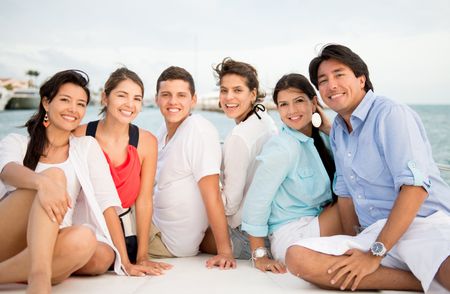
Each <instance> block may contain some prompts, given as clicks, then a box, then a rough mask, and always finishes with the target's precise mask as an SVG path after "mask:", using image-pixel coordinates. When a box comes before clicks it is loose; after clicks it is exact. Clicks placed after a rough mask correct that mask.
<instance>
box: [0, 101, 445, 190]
mask: <svg viewBox="0 0 450 294" xmlns="http://www.w3.org/2000/svg"><path fill="white" fill-rule="evenodd" d="M411 108H412V109H414V110H415V111H416V112H417V113H418V114H419V116H420V117H421V119H422V121H423V123H424V126H425V129H426V130H427V134H428V139H429V140H430V142H431V147H432V150H433V158H434V160H435V161H436V162H437V163H440V164H446V165H450V105H411ZM98 112H99V108H98V107H88V110H87V113H86V116H85V117H84V119H83V122H88V121H91V120H95V119H97V118H98V115H97V114H98ZM33 113H34V111H33V110H10V111H1V112H0V139H2V138H3V137H4V136H6V135H7V134H9V133H11V132H15V133H22V134H26V129H25V128H20V126H21V125H23V124H24V123H25V121H26V120H27V119H28V118H29V117H30V116H31V115H32V114H33ZM195 113H201V114H202V115H203V116H205V117H206V118H207V119H209V120H210V121H211V122H212V123H213V124H214V125H215V126H216V127H217V129H218V131H219V134H220V137H221V138H222V140H223V139H224V138H225V136H226V134H227V133H228V132H229V131H230V130H231V129H232V128H233V126H234V122H233V121H232V120H230V119H228V118H226V117H225V115H224V114H223V113H221V112H209V111H195ZM269 113H270V115H271V116H272V117H273V118H274V120H275V121H276V122H277V123H278V124H280V123H281V121H280V119H279V116H278V113H277V112H276V111H270V112H269ZM327 114H328V115H329V117H330V118H333V117H334V116H335V113H334V112H332V111H330V110H327ZM162 122H163V119H162V116H161V114H160V112H159V109H155V108H144V110H143V111H142V112H141V113H140V114H139V116H138V117H137V118H136V120H135V121H134V123H135V124H136V125H138V126H139V127H142V128H145V129H147V130H149V131H151V132H153V133H155V132H157V131H158V129H159V128H160V126H161V124H162ZM442 177H443V178H444V179H445V180H446V182H447V183H450V172H443V173H442Z"/></svg>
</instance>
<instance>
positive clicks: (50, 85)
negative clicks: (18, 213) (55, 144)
mask: <svg viewBox="0 0 450 294" xmlns="http://www.w3.org/2000/svg"><path fill="white" fill-rule="evenodd" d="M68 83H71V84H75V85H77V86H80V87H81V88H83V90H84V92H85V93H86V96H87V102H88V103H89V100H90V92H89V88H88V83H89V77H88V75H87V74H86V73H85V72H84V71H81V70H74V69H70V70H64V71H60V72H58V73H56V74H55V75H54V76H52V77H51V78H50V79H49V80H47V81H46V82H45V83H44V84H43V85H42V86H41V88H40V89H39V95H40V96H41V102H40V103H39V109H38V111H37V112H36V113H35V114H34V115H33V116H32V117H31V118H30V119H29V120H28V121H27V122H26V123H25V127H26V128H27V130H28V134H29V135H30V141H29V142H28V146H27V152H26V154H25V157H24V159H23V165H24V166H26V167H28V168H30V169H32V170H34V169H35V168H36V166H37V164H38V162H39V158H40V157H41V156H42V154H43V153H44V148H45V147H46V145H47V144H48V139H47V136H46V133H45V127H44V125H43V124H42V122H43V120H44V116H45V114H46V111H45V109H44V106H43V104H42V101H43V99H46V100H47V101H48V102H51V101H52V100H53V98H55V96H56V94H58V91H59V89H60V88H61V86H62V85H64V84H68Z"/></svg>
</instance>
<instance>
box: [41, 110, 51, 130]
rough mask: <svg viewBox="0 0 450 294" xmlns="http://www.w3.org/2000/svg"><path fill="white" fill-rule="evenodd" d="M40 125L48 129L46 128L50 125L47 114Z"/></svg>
mask: <svg viewBox="0 0 450 294" xmlns="http://www.w3.org/2000/svg"><path fill="white" fill-rule="evenodd" d="M42 124H43V125H44V127H46V128H48V126H49V125H50V122H49V121H48V115H47V112H46V113H45V116H44V120H43V121H42Z"/></svg>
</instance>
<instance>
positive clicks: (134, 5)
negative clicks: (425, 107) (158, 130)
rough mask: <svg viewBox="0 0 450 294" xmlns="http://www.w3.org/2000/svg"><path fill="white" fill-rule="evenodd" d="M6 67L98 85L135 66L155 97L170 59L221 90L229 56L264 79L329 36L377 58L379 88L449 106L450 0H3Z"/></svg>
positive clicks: (0, 48) (3, 72) (0, 21)
mask: <svg viewBox="0 0 450 294" xmlns="http://www.w3.org/2000/svg"><path fill="white" fill-rule="evenodd" d="M0 27H1V31H2V32H1V34H0V77H14V78H19V79H25V78H26V76H25V72H26V71H27V70H28V69H36V70H38V71H39V72H40V73H41V75H40V77H39V78H38V82H41V81H42V80H44V79H45V78H47V77H49V76H50V75H52V74H53V73H55V72H56V71H58V70H62V69H67V68H79V69H83V70H85V71H86V72H88V73H89V75H90V76H91V81H92V83H91V84H92V88H93V89H98V88H100V87H101V86H102V84H103V83H104V82H105V80H106V79H107V77H108V75H109V73H111V72H112V71H113V70H114V69H115V68H117V67H119V66H122V65H125V66H127V67H128V68H130V69H132V70H134V71H136V72H137V73H138V74H139V75H140V76H141V78H142V79H143V80H144V83H145V86H146V96H150V95H153V93H154V91H155V81H156V79H157V78H158V76H159V74H160V73H161V71H162V70H164V69H165V68H166V67H168V66H170V65H178V66H182V67H185V68H186V69H188V70H189V71H190V72H191V73H192V74H193V75H194V78H195V80H196V83H197V88H198V93H199V95H200V96H202V95H204V94H206V93H209V92H211V91H214V90H215V87H216V81H215V79H214V76H213V74H212V66H213V65H215V64H217V63H218V62H219V61H220V60H222V59H223V58H224V57H226V56H230V57H232V58H234V59H237V60H242V61H246V62H249V63H251V64H253V65H254V66H255V67H256V68H257V69H258V71H259V75H260V81H261V84H262V86H263V87H264V88H266V89H270V88H273V86H274V85H275V83H276V81H277V80H278V79H279V78H280V77H281V76H282V75H283V74H285V73H289V72H299V73H303V74H306V73H307V68H308V64H309V61H310V60H311V59H312V58H313V57H314V56H315V55H316V54H317V51H318V50H319V49H320V47H321V46H322V45H323V44H326V43H331V42H332V43H341V44H344V45H347V46H349V47H350V48H352V49H353V50H354V51H355V52H357V53H358V54H359V55H360V56H361V57H362V58H363V59H364V60H365V61H366V62H367V64H368V65H369V70H370V73H371V79H372V82H373V84H374V87H375V90H376V92H378V93H379V94H383V95H387V96H390V97H391V98H393V99H396V100H398V101H403V102H406V103H427V104H428V103H432V104H439V103H441V104H444V103H445V104H450V93H448V92H447V89H448V87H449V85H450V56H449V54H450V2H449V1H448V0H429V1H425V0H396V1H389V0H379V1H364V0H348V1H347V0H342V1H334V0H312V1H304V0H297V1H293V0H288V1H284V0H279V1H273V0H255V1H253V0H248V1H245V0H242V1H238V0H209V1H207V0H204V1H201V0H193V1H192V0H191V1H189V0H185V1H181V0H180V1H170V0H165V1H133V0H128V1H112V0H99V1H95V0H77V1H74V0H71V1H67V0H57V1H50V0H29V1H25V0H0Z"/></svg>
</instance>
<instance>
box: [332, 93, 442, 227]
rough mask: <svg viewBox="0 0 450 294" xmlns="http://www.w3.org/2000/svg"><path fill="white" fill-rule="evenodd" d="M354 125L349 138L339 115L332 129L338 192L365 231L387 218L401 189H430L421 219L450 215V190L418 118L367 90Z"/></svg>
mask: <svg viewBox="0 0 450 294" xmlns="http://www.w3.org/2000/svg"><path fill="white" fill-rule="evenodd" d="M350 122H351V124H352V127H353V131H352V132H351V133H349V132H348V129H347V126H346V124H345V122H344V119H343V118H342V117H341V116H339V115H338V116H337V117H336V119H335V120H334V123H333V126H332V129H331V134H330V141H331V149H332V150H333V154H334V159H335V164H336V178H335V181H334V192H335V193H336V195H338V196H344V197H345V196H351V197H352V199H353V203H354V206H355V210H356V214H357V215H358V219H359V222H360V225H361V226H363V227H367V226H369V225H371V224H373V223H374V222H376V221H377V220H379V219H383V218H387V217H388V216H389V213H390V211H391V209H392V207H393V205H394V201H395V199H396V198H397V195H398V193H399V191H400V187H401V186H402V185H412V186H422V187H424V188H425V190H427V192H428V198H427V199H426V200H425V202H424V203H423V205H422V206H421V208H420V210H419V212H418V216H422V217H425V216H428V215H430V214H433V213H434V212H436V211H438V210H440V211H444V212H446V213H447V214H450V188H449V186H448V185H447V184H446V183H445V182H444V181H443V180H442V178H441V177H440V173H439V169H438V167H437V166H436V164H435V162H434V160H433V157H432V153H431V146H430V143H429V141H428V138H427V135H426V133H425V129H424V127H423V124H422V122H421V120H420V118H419V116H418V115H417V113H415V112H414V111H413V110H412V109H410V108H409V107H408V106H406V105H403V104H399V103H397V102H394V101H392V100H390V99H388V98H385V97H380V96H376V95H375V94H374V93H373V92H372V91H369V92H367V94H366V96H365V97H364V99H363V100H362V101H361V103H360V104H359V105H358V107H357V108H356V109H355V111H354V112H353V113H352V115H351V117H350Z"/></svg>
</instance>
